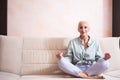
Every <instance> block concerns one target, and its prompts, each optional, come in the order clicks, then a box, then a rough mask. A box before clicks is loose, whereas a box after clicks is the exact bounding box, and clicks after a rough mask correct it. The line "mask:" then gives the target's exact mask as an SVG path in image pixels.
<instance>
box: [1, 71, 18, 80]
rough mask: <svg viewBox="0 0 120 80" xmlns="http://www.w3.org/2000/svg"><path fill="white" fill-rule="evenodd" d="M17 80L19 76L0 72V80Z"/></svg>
mask: <svg viewBox="0 0 120 80" xmlns="http://www.w3.org/2000/svg"><path fill="white" fill-rule="evenodd" d="M19 78H20V76H19V75H16V74H13V73H8V72H0V80H18V79H19Z"/></svg>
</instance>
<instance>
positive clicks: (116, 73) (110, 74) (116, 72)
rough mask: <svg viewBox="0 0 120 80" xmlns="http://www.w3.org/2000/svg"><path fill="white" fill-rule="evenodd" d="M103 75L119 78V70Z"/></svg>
mask: <svg viewBox="0 0 120 80" xmlns="http://www.w3.org/2000/svg"><path fill="white" fill-rule="evenodd" d="M105 75H109V76H112V77H116V78H120V70H114V71H109V72H106V73H105Z"/></svg>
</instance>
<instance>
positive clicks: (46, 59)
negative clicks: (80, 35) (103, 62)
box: [21, 37, 69, 75]
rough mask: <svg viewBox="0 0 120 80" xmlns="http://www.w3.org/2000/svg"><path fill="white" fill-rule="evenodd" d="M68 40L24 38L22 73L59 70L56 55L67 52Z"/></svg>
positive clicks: (51, 72) (50, 72)
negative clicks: (59, 52)
mask: <svg viewBox="0 0 120 80" xmlns="http://www.w3.org/2000/svg"><path fill="white" fill-rule="evenodd" d="M68 42H69V39H66V38H30V37H28V38H27V37H26V38H24V41H23V54H22V59H23V60H22V61H23V62H22V70H21V75H24V74H56V73H55V72H56V71H58V72H59V68H58V66H57V58H56V56H55V55H56V54H57V52H58V51H62V52H64V53H66V49H67V46H68Z"/></svg>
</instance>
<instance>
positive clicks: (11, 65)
mask: <svg viewBox="0 0 120 80" xmlns="http://www.w3.org/2000/svg"><path fill="white" fill-rule="evenodd" d="M69 40H71V38H35V37H34V38H33V37H15V36H2V35H1V36H0V71H1V72H8V73H14V74H18V75H21V77H20V80H45V79H46V78H50V79H51V78H53V77H54V79H56V80H58V78H60V77H63V75H64V73H63V72H62V71H61V70H60V69H59V68H58V66H57V63H56V62H57V58H56V56H55V55H56V53H57V52H58V51H62V52H64V53H66V50H67V46H68V43H69ZM97 40H98V41H99V42H100V45H101V48H102V51H103V52H110V53H111V55H112V58H111V59H110V60H109V62H110V69H109V70H108V71H107V72H105V73H104V75H105V76H106V78H107V79H108V80H110V79H115V78H116V79H117V78H118V77H116V76H115V77H114V76H110V74H111V75H113V74H112V71H115V70H116V71H117V70H119V71H118V72H116V74H117V76H119V73H120V63H119V61H120V48H119V37H107V38H100V39H97ZM113 73H115V72H113ZM108 74H109V75H108ZM0 76H1V77H0V80H11V79H10V78H9V79H8V78H7V79H3V77H2V75H1V74H0ZM17 79H18V78H17ZM54 79H52V80H54ZM63 79H64V78H63ZM63 79H62V78H60V80H63ZM12 80H16V78H15V79H12Z"/></svg>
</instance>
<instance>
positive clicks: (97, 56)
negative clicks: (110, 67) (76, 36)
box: [95, 43, 102, 62]
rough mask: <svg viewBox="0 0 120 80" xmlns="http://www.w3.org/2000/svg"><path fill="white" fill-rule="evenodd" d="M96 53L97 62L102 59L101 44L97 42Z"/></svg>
mask: <svg viewBox="0 0 120 80" xmlns="http://www.w3.org/2000/svg"><path fill="white" fill-rule="evenodd" d="M96 51H97V52H96V55H95V61H96V62H97V61H98V60H99V59H102V51H101V48H100V44H99V43H97V47H96Z"/></svg>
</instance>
